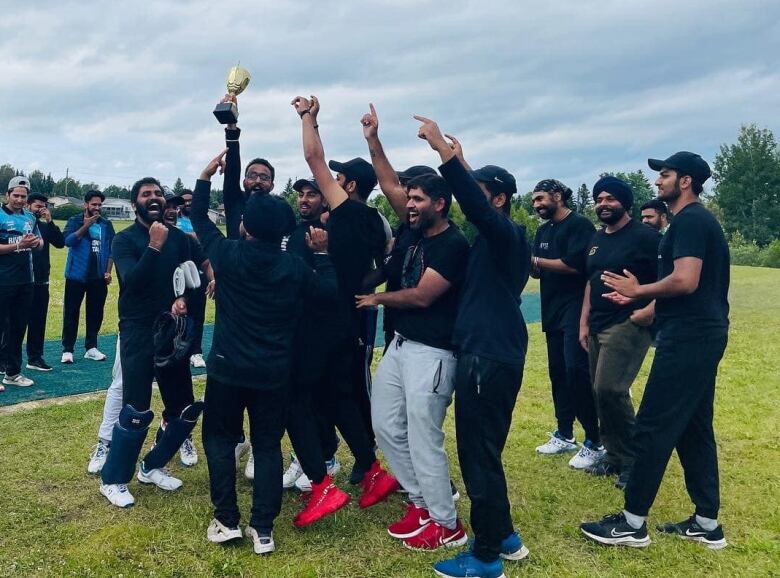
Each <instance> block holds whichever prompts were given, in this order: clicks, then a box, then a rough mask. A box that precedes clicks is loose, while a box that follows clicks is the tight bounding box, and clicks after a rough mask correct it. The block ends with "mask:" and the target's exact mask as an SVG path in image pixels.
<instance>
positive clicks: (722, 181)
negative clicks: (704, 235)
mask: <svg viewBox="0 0 780 578" xmlns="http://www.w3.org/2000/svg"><path fill="white" fill-rule="evenodd" d="M714 169H715V170H714V180H715V183H716V184H715V189H714V194H715V200H716V201H717V203H718V206H719V207H720V209H721V211H722V212H721V215H722V219H723V221H722V223H723V227H724V228H725V229H726V232H728V233H735V232H737V231H738V232H739V233H741V235H742V236H743V237H744V238H745V239H746V240H748V241H755V242H756V243H757V244H758V245H759V246H762V247H763V246H765V245H768V244H769V243H770V242H771V241H772V240H773V239H777V238H780V152H779V151H778V148H777V142H776V141H775V137H774V134H772V131H770V130H769V129H760V128H758V127H757V126H756V125H754V124H751V125H747V126H742V127H741V128H740V132H739V137H737V142H736V143H735V144H732V145H725V144H723V145H721V147H720V152H719V153H718V154H717V155H716V157H715V166H714Z"/></svg>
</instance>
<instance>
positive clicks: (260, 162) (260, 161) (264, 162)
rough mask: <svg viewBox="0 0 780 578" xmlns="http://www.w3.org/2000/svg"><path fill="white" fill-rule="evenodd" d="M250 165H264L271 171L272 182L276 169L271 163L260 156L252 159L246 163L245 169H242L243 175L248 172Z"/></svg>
mask: <svg viewBox="0 0 780 578" xmlns="http://www.w3.org/2000/svg"><path fill="white" fill-rule="evenodd" d="M252 165H263V166H264V167H266V168H267V169H268V170H269V171H271V182H274V179H275V178H276V171H275V170H274V167H273V165H271V163H269V162H268V161H267V160H265V159H261V158H260V157H258V158H256V159H252V160H251V161H249V162H248V163H247V165H246V169H244V176H246V174H247V172H249V167H251V166H252Z"/></svg>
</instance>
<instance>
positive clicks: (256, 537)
mask: <svg viewBox="0 0 780 578" xmlns="http://www.w3.org/2000/svg"><path fill="white" fill-rule="evenodd" d="M246 535H247V537H248V538H252V544H253V545H254V547H255V554H270V553H271V552H273V551H274V549H275V548H276V546H275V545H274V534H273V532H271V533H270V534H258V533H257V530H255V529H254V528H253V527H252V526H247V527H246Z"/></svg>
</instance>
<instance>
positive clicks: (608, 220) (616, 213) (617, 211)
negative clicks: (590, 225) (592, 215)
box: [596, 207, 626, 225]
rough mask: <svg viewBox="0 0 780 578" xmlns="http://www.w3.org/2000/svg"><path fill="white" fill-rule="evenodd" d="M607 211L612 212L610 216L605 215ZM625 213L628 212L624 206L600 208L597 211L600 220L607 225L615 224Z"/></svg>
mask: <svg viewBox="0 0 780 578" xmlns="http://www.w3.org/2000/svg"><path fill="white" fill-rule="evenodd" d="M606 212H609V213H610V214H609V216H608V217H605V216H603V213H606ZM625 214H626V210H625V209H624V208H623V207H617V208H614V209H600V210H597V211H596V215H597V216H598V218H599V221H601V222H602V223H604V224H605V225H614V224H615V223H617V222H618V221H619V220H620V219H622V218H623V215H625Z"/></svg>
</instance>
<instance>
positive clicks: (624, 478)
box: [615, 470, 631, 490]
mask: <svg viewBox="0 0 780 578" xmlns="http://www.w3.org/2000/svg"><path fill="white" fill-rule="evenodd" d="M629 477H631V470H623V471H622V472H620V475H619V476H618V479H617V480H615V487H616V488H617V489H618V490H625V489H626V486H627V485H628V478H629Z"/></svg>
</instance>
